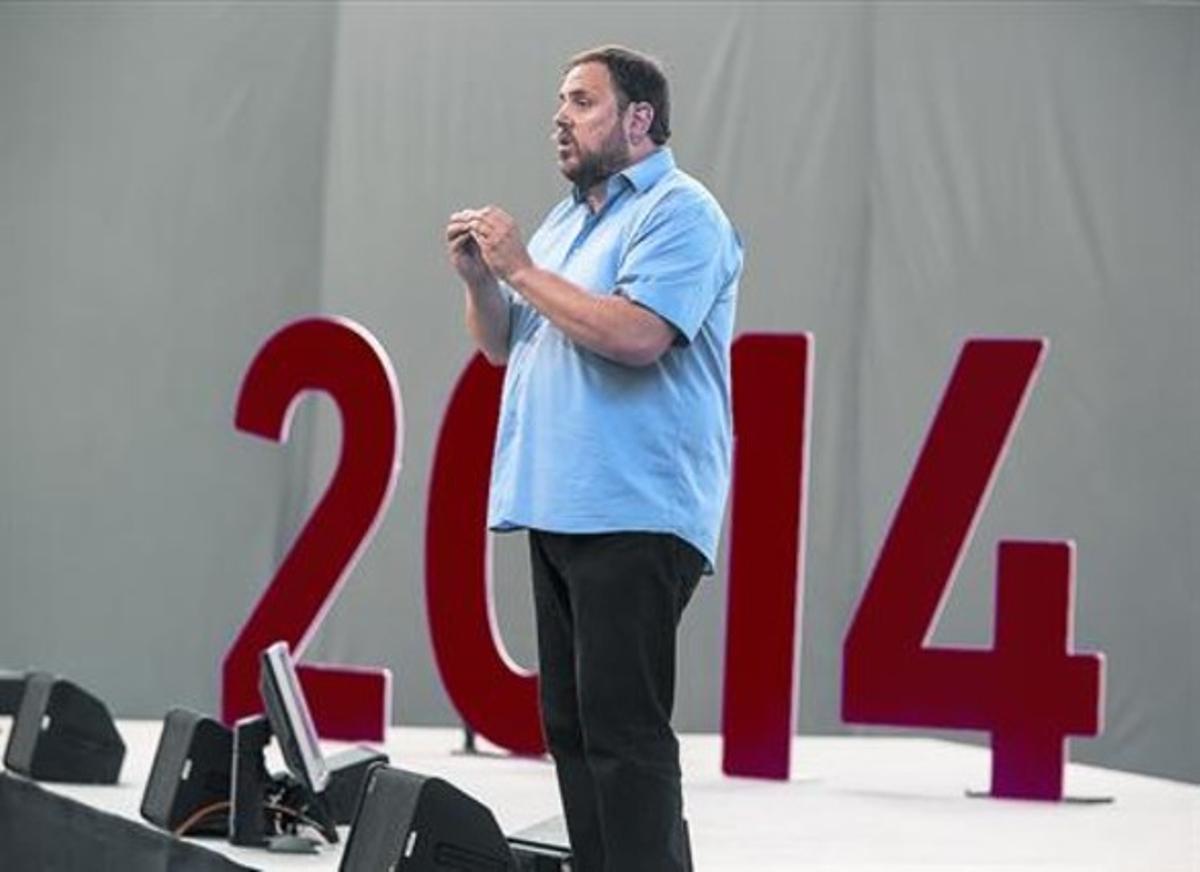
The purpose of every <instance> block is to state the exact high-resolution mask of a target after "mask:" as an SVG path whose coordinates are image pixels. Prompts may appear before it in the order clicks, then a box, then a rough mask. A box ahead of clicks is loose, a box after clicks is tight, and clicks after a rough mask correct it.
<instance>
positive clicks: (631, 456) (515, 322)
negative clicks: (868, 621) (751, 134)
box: [488, 148, 742, 570]
mask: <svg viewBox="0 0 1200 872" xmlns="http://www.w3.org/2000/svg"><path fill="white" fill-rule="evenodd" d="M529 254H530V256H531V257H532V259H533V261H534V262H535V263H536V264H537V265H538V266H540V267H542V268H544V269H548V270H551V271H553V272H555V273H557V274H559V275H560V276H562V277H563V278H566V279H568V280H569V281H571V282H574V283H575V284H577V285H580V286H582V287H583V288H585V289H587V290H588V291H590V292H591V293H594V294H599V295H604V294H612V293H618V294H622V295H624V296H626V297H628V298H629V299H630V300H633V301H634V302H636V303H638V304H639V305H641V306H645V307H646V308H647V309H650V310H651V311H653V312H655V313H657V314H658V315H659V316H661V317H662V318H663V319H665V320H666V321H667V322H668V323H670V324H671V325H672V326H673V327H674V328H675V330H676V333H677V335H676V340H675V342H674V344H673V345H672V346H671V347H670V348H669V349H668V350H667V351H666V352H665V353H664V354H663V355H662V356H661V357H660V358H659V359H658V360H657V361H655V362H654V363H652V364H650V365H649V366H645V367H635V366H626V365H623V364H620V363H616V362H614V361H612V360H609V359H608V358H605V357H602V356H601V355H599V354H596V353H594V352H592V351H589V350H587V349H586V348H584V347H582V346H580V345H577V344H576V343H575V342H573V341H571V340H570V339H568V338H567V337H566V335H565V334H563V333H562V331H560V330H559V329H558V328H557V327H555V326H554V324H552V323H551V322H550V321H549V320H547V319H546V318H544V317H542V315H541V314H539V313H538V311H537V310H536V309H534V308H533V307H532V306H530V305H529V304H528V303H527V302H525V301H524V300H523V299H522V298H521V297H520V296H519V295H518V294H516V293H515V292H513V291H511V290H510V289H508V288H505V292H506V293H508V294H509V295H510V317H511V322H510V329H509V353H508V368H507V371H506V372H505V375H504V393H503V396H502V400H501V405H500V422H499V426H498V430H497V434H496V449H495V456H494V458H493V463H492V483H491V492H490V494H489V500H488V525H489V526H490V527H491V528H492V529H495V530H513V529H518V528H522V527H530V528H534V529H539V530H548V531H552V532H556V533H603V532H614V531H644V532H661V533H674V534H675V535H677V536H679V537H681V538H682V539H684V540H686V541H687V542H689V543H691V544H692V545H694V546H695V547H696V548H697V549H698V550H700V551H701V552H702V553H703V554H704V556H705V557H706V558H707V561H708V564H709V569H710V570H711V566H712V564H713V562H714V561H715V559H716V552H717V538H718V536H719V534H720V529H721V519H722V516H723V514H724V510H725V500H726V496H727V494H728V491H729V475H730V455H731V451H732V429H733V428H732V406H731V402H730V365H729V348H730V343H731V341H732V338H733V317H734V308H735V304H736V302H737V287H738V278H739V277H740V275H741V272H742V246H741V242H740V240H739V239H738V236H737V233H736V231H735V230H734V229H733V226H732V225H731V224H730V223H729V220H728V219H727V218H726V217H725V214H724V213H723V212H722V211H721V207H720V206H719V205H718V204H717V201H716V200H715V199H714V198H713V196H712V194H710V193H709V192H708V191H707V190H706V189H705V188H704V186H703V185H701V184H700V183H699V182H697V181H696V180H695V179H693V178H692V177H691V176H689V175H687V174H686V173H684V172H683V171H682V170H679V169H678V168H677V167H676V166H675V160H674V157H673V156H672V154H671V151H670V150H669V149H667V148H660V149H658V150H657V151H655V152H653V153H652V154H650V155H649V156H647V157H646V158H644V159H643V160H641V161H640V162H638V163H637V164H634V165H633V166H631V167H628V168H626V169H625V170H624V171H623V172H621V173H619V174H616V175H614V176H612V177H611V178H609V180H608V193H607V197H606V199H605V202H604V206H603V208H602V209H601V210H600V212H599V213H597V214H596V215H593V214H592V213H591V210H590V209H589V208H588V205H587V202H586V201H585V200H583V199H582V198H581V197H580V194H579V192H578V191H576V192H574V193H573V195H572V196H570V197H567V198H566V199H565V200H563V201H562V202H561V203H559V204H558V205H557V206H555V208H554V209H553V210H552V211H551V212H550V214H549V215H548V216H547V217H546V220H545V221H544V222H543V223H542V226H541V227H539V228H538V230H537V232H536V233H535V234H534V235H533V237H532V238H531V239H530V240H529Z"/></svg>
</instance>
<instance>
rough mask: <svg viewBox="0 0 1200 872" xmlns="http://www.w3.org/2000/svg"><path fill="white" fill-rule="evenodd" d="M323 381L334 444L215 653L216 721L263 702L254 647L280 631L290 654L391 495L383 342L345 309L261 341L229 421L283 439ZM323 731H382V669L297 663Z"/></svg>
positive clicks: (391, 436) (397, 447) (391, 431)
mask: <svg viewBox="0 0 1200 872" xmlns="http://www.w3.org/2000/svg"><path fill="white" fill-rule="evenodd" d="M309 390H319V391H325V392H326V393H328V394H329V395H330V396H331V397H332V398H333V400H334V402H335V403H336V404H337V407H338V410H339V412H340V413H341V419H342V450H341V457H340V459H339V461H338V465H337V468H336V469H335V470H334V474H333V477H332V478H331V480H330V482H329V486H328V488H327V489H326V491H325V494H324V495H323V496H322V498H321V501H320V502H319V503H318V504H317V506H316V508H315V509H314V510H313V513H312V515H311V516H310V517H309V519H308V522H307V523H306V524H305V525H304V529H303V530H301V532H300V535H299V536H298V537H297V538H296V541H295V543H294V544H293V545H292V547H291V549H290V550H289V551H288V553H287V556H286V557H284V559H283V562H282V563H280V565H279V568H278V569H277V570H276V571H275V577H274V578H273V579H272V580H271V583H270V584H269V585H268V586H267V589H266V591H264V593H263V595H262V597H261V598H260V599H259V601H258V603H257V604H256V605H255V607H254V609H253V611H252V612H251V613H250V617H249V618H248V619H247V621H246V623H245V625H244V626H243V627H242V629H241V631H240V632H239V633H238V635H237V638H236V639H235V640H234V643H233V645H232V647H230V649H229V651H228V652H227V653H226V655H225V660H224V663H223V664H222V682H221V716H222V718H223V719H224V720H225V722H226V723H233V721H235V720H237V719H238V718H241V717H245V716H246V715H250V714H255V713H257V712H259V711H261V702H260V700H259V694H258V674H259V659H258V658H259V653H260V652H261V651H262V649H263V648H265V647H267V646H268V645H270V644H271V643H273V642H275V641H278V640H280V639H282V640H285V641H287V642H288V643H289V645H290V646H291V649H292V651H293V652H295V655H296V656H297V657H299V656H300V655H301V654H302V653H303V651H304V648H305V646H306V645H307V643H308V641H309V639H310V638H311V637H312V634H313V633H314V632H315V631H316V628H317V627H318V626H319V625H320V623H321V619H322V618H323V617H324V615H325V613H326V612H327V611H328V609H329V608H330V607H331V606H332V604H333V601H334V599H335V598H336V597H337V594H338V592H339V590H340V589H341V587H342V585H343V584H344V583H345V580H346V578H347V577H348V576H349V574H350V571H351V570H352V568H353V567H354V564H355V562H356V561H357V559H358V557H359V555H360V554H361V553H362V550H363V548H365V547H366V545H367V543H368V542H369V541H370V539H371V536H372V535H373V533H374V530H375V527H376V526H377V524H378V523H379V520H380V518H381V517H382V515H383V512H384V510H385V509H386V508H387V505H388V502H389V500H390V499H391V495H392V490H393V488H394V486H395V482H396V474H397V472H398V471H399V468H400V462H399V457H400V452H401V446H402V442H403V433H404V425H403V411H402V407H401V404H400V392H399V389H398V388H397V386H396V377H395V374H394V373H393V371H392V366H391V363H390V362H389V360H388V357H387V353H386V352H385V351H384V350H383V348H382V346H380V344H379V343H378V342H377V341H376V340H375V338H374V337H373V336H372V335H371V334H370V333H368V332H367V331H366V330H365V329H364V328H362V327H361V326H359V325H358V324H355V323H354V322H352V321H349V320H346V319H343V318H329V317H314V318H306V319H303V320H300V321H296V322H294V323H292V324H289V325H287V326H285V327H284V328H282V329H281V330H280V331H279V332H277V333H276V334H275V335H274V336H272V337H271V338H270V339H269V340H268V341H267V342H266V344H264V345H263V347H262V348H261V349H260V350H259V352H258V354H257V355H256V356H255V358H254V360H253V362H252V363H251V364H250V368H249V370H247V372H246V376H245V379H244V380H243V382H242V388H241V392H240V394H239V396H238V404H237V413H236V418H235V423H236V426H237V428H238V429H239V430H242V431H244V432H246V433H253V434H255V435H257V436H261V437H263V438H265V439H271V440H274V441H276V442H279V441H284V440H286V439H287V436H288V430H289V427H290V424H291V416H292V412H293V411H294V409H295V407H296V404H297V402H298V400H299V397H300V395H301V394H302V393H303V392H305V391H309ZM298 672H299V675H300V680H301V682H302V684H303V685H304V689H305V693H306V695H307V696H308V698H309V699H310V701H311V703H312V710H313V718H314V720H315V721H316V726H317V730H318V732H320V734H321V735H322V736H325V737H327V738H334V739H347V740H360V739H361V740H368V741H382V740H383V738H384V731H385V730H386V728H387V725H388V722H389V721H390V720H391V716H390V715H391V712H390V709H391V697H392V695H391V673H390V672H389V671H388V670H386V669H377V668H366V667H346V666H329V665H316V664H307V665H302V666H300V667H299V669H298Z"/></svg>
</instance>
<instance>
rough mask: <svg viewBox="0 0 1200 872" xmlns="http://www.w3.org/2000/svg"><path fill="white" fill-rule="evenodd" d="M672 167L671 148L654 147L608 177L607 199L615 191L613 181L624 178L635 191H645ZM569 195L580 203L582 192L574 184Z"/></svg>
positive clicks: (673, 156) (673, 159)
mask: <svg viewBox="0 0 1200 872" xmlns="http://www.w3.org/2000/svg"><path fill="white" fill-rule="evenodd" d="M673 169H675V155H673V154H672V153H671V149H669V148H667V147H666V146H665V145H664V146H661V147H659V148H656V149H655V150H654V151H652V152H650V153H649V154H648V155H646V156H645V157H644V158H642V159H641V160H640V161H638V162H637V163H635V164H632V165H630V166H627V167H625V169H623V170H621V171H620V172H619V173H617V174H616V175H614V176H612V177H610V178H609V180H608V186H609V187H608V199H611V198H612V197H613V196H614V195H615V194H616V193H617V191H616V190H615V189H614V187H613V185H614V183H617V184H620V183H622V180H624V182H626V183H628V184H629V185H630V187H632V188H633V189H634V190H635V191H645V190H647V189H649V188H652V187H654V183H655V182H657V181H658V180H659V179H661V178H662V177H663V176H665V175H666V174H667V173H669V172H670V171H671V170H673ZM571 196H573V197H574V198H575V202H576V203H582V202H583V199H584V192H583V191H581V190H580V189H579V187H578V186H575V187H574V188H572V190H571Z"/></svg>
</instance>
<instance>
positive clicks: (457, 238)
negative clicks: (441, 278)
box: [446, 206, 533, 285]
mask: <svg viewBox="0 0 1200 872" xmlns="http://www.w3.org/2000/svg"><path fill="white" fill-rule="evenodd" d="M446 247H447V251H448V254H449V256H450V263H451V265H452V266H453V267H454V269H455V271H456V272H458V274H459V275H460V276H461V277H462V278H463V280H464V281H466V282H467V283H469V284H472V285H475V284H481V283H483V282H486V281H488V279H489V278H491V277H493V276H494V277H495V278H497V279H500V280H501V281H506V282H507V281H510V280H511V278H512V276H513V275H514V274H516V273H517V272H519V271H520V270H522V269H524V268H525V267H528V266H532V265H533V261H532V260H531V259H530V257H529V252H528V251H527V250H526V248H525V243H524V242H522V241H521V230H520V228H518V227H517V222H516V221H515V220H514V219H513V217H512V216H511V215H509V214H508V213H507V212H505V211H504V210H503V209H500V208H497V207H496V206H484V207H483V208H482V209H464V210H463V211H461V212H455V213H454V214H453V215H451V216H450V223H449V224H447V225H446Z"/></svg>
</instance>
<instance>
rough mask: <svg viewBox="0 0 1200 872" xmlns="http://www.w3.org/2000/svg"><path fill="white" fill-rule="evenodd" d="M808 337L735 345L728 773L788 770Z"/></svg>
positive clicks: (771, 774)
mask: <svg viewBox="0 0 1200 872" xmlns="http://www.w3.org/2000/svg"><path fill="white" fill-rule="evenodd" d="M811 348H812V337H811V335H809V334H799V335H775V336H771V335H755V334H751V335H746V336H742V337H741V338H740V339H738V340H737V342H736V343H734V346H733V419H734V435H735V440H736V441H735V443H734V474H733V499H732V504H731V507H730V512H731V515H730V525H729V526H730V545H729V555H730V556H729V605H728V612H727V616H726V630H725V690H724V701H723V709H722V723H721V732H722V733H723V737H724V751H723V763H722V769H723V770H724V772H725V773H726V774H727V775H742V776H750V777H757V778H773V779H781V780H782V779H786V778H788V776H789V774H790V771H791V748H792V734H793V732H794V728H795V718H796V705H797V695H798V681H799V666H800V664H799V662H798V659H797V657H798V650H797V642H798V640H799V628H800V615H801V602H802V601H801V591H802V589H803V585H804V543H803V535H804V521H805V511H804V509H805V499H804V494H805V485H806V483H807V481H806V472H807V469H808V438H807V435H808V419H809V397H810V395H811V391H810V390H809V385H810V384H811V378H812V373H811V370H812V363H811V361H812V352H811Z"/></svg>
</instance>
